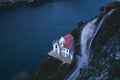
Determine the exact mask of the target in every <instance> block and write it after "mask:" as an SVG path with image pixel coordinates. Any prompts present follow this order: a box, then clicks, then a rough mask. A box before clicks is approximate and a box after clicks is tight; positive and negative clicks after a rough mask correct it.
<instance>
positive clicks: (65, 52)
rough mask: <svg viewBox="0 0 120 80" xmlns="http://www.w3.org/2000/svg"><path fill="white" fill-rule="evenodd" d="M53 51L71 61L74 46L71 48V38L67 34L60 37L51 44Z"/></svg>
mask: <svg viewBox="0 0 120 80" xmlns="http://www.w3.org/2000/svg"><path fill="white" fill-rule="evenodd" d="M53 51H54V52H55V53H56V54H59V55H61V56H63V57H65V58H70V59H71V60H72V59H73V53H74V46H73V36H72V35H71V34H68V35H66V36H64V37H61V38H60V40H56V41H54V42H53Z"/></svg>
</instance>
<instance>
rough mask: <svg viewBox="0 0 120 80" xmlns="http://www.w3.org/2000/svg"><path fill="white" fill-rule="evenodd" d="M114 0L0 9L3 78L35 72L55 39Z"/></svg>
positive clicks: (0, 75) (0, 78)
mask: <svg viewBox="0 0 120 80" xmlns="http://www.w3.org/2000/svg"><path fill="white" fill-rule="evenodd" d="M111 1H114V0H91V1H90V0H70V1H68V0H65V1H59V2H52V3H46V4H44V5H42V6H39V7H36V8H31V7H21V8H20V7H18V8H14V9H10V10H8V11H2V12H1V11H0V80H12V78H13V76H14V75H15V74H16V73H19V72H21V71H26V72H28V73H30V74H32V73H34V71H35V68H37V66H38V65H39V64H40V63H41V62H42V61H44V59H45V58H47V52H49V51H50V50H51V49H52V41H53V40H55V39H58V38H60V37H61V36H63V35H65V34H68V33H70V32H71V31H72V30H73V29H74V28H75V27H77V24H78V22H79V21H88V20H90V19H91V18H93V17H95V16H96V15H98V14H100V11H99V10H98V9H99V8H100V7H101V6H103V5H105V4H107V3H109V2H111Z"/></svg>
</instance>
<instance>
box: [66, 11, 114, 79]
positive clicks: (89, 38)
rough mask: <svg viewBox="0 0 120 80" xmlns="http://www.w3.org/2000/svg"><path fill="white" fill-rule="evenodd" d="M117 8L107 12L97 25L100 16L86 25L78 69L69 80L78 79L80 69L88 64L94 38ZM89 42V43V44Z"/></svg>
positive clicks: (78, 57)
mask: <svg viewBox="0 0 120 80" xmlns="http://www.w3.org/2000/svg"><path fill="white" fill-rule="evenodd" d="M114 11H115V9H111V10H110V11H109V12H108V13H106V14H105V15H104V16H103V17H102V19H101V21H100V22H99V24H98V25H95V23H96V21H97V20H98V18H95V19H93V20H92V21H90V22H89V23H87V24H86V25H85V26H84V29H83V30H82V34H81V43H80V45H81V54H82V57H80V56H78V55H77V66H76V69H75V70H74V71H73V72H72V74H71V75H70V76H69V77H68V79H67V80H76V78H77V77H78V76H79V74H80V69H83V68H84V67H86V66H87V65H88V59H89V55H90V51H91V50H90V49H91V47H92V43H93V40H94V38H95V36H96V35H97V33H98V32H99V30H100V28H101V27H102V25H103V23H104V21H105V20H106V19H107V17H108V16H110V15H111V14H112V13H113V12H114ZM88 43H89V44H88Z"/></svg>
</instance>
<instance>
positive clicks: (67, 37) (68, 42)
mask: <svg viewBox="0 0 120 80" xmlns="http://www.w3.org/2000/svg"><path fill="white" fill-rule="evenodd" d="M64 39H65V42H66V43H65V45H64V48H67V49H70V48H71V46H72V41H73V36H72V35H71V34H67V35H65V36H64Z"/></svg>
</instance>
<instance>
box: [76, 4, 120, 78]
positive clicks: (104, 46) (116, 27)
mask: <svg viewBox="0 0 120 80" xmlns="http://www.w3.org/2000/svg"><path fill="white" fill-rule="evenodd" d="M111 9H116V10H115V11H114V12H113V13H112V14H111V15H110V16H109V18H108V19H107V20H106V21H105V22H104V24H103V25H102V28H101V29H100V31H99V33H98V34H97V36H96V37H95V39H94V42H93V45H92V51H91V53H90V57H89V63H88V66H87V67H86V68H84V69H82V70H81V74H80V75H79V78H78V80H120V3H119V2H115V3H110V4H108V5H107V6H105V7H103V8H102V9H101V10H102V11H103V14H101V15H100V16H99V21H100V20H101V18H100V17H102V16H103V15H104V14H105V13H106V12H108V11H109V10H111ZM99 21H98V22H97V23H99ZM97 23H96V24H97Z"/></svg>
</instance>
